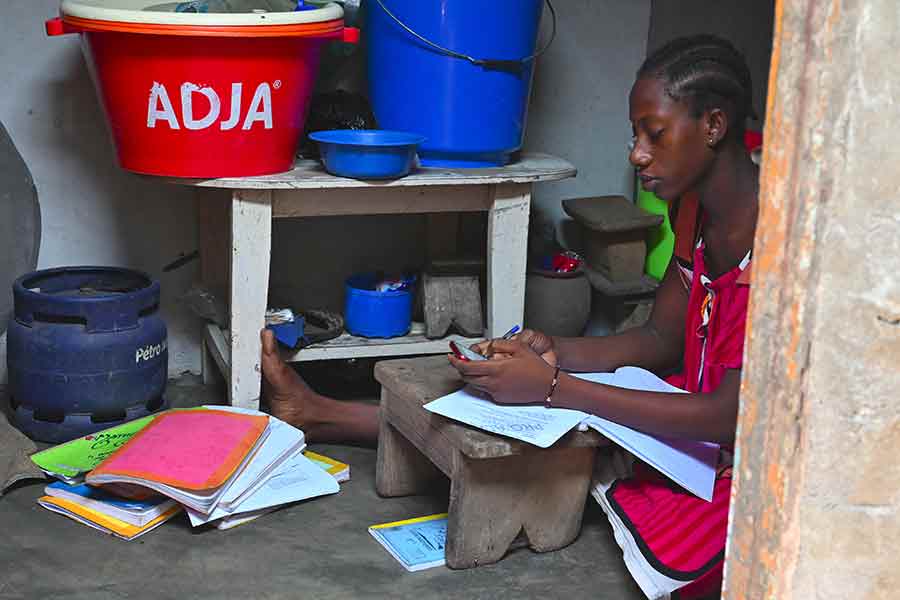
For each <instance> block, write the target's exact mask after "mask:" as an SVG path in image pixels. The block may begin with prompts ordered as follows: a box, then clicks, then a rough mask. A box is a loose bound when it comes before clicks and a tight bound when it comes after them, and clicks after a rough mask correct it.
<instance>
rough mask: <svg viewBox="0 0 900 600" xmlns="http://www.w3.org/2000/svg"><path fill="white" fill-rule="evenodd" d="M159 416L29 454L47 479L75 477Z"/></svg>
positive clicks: (138, 420) (136, 420)
mask: <svg viewBox="0 0 900 600" xmlns="http://www.w3.org/2000/svg"><path fill="white" fill-rule="evenodd" d="M161 414H162V413H161V412H160V413H156V414H153V415H148V416H146V417H142V418H140V419H135V420H134V421H129V422H128V423H122V424H121V425H116V426H115V427H110V428H109V429H104V430H103V431H98V432H97V433H92V434H90V435H86V436H84V437H81V438H78V439H74V440H72V441H70V442H66V443H64V444H60V445H59V446H54V447H52V448H47V449H46V450H43V451H41V452H37V453H35V454H32V455H31V460H32V462H34V464H36V465H37V466H38V467H40V468H41V469H42V470H43V471H44V472H46V473H50V474H51V475H59V476H62V477H63V478H75V477H78V476H79V475H81V474H82V473H87V472H88V471H90V470H91V469H93V468H94V467H96V466H97V465H99V464H100V463H101V462H103V461H104V460H105V459H106V458H107V457H108V456H109V455H110V454H112V453H113V452H115V451H116V450H118V449H119V447H120V446H121V445H122V444H124V443H125V442H127V441H128V440H130V439H131V436H133V435H134V434H135V433H137V432H138V431H140V430H141V429H143V428H144V427H146V426H147V424H148V423H150V421H152V420H153V419H155V418H156V417H157V416H159V415H161Z"/></svg>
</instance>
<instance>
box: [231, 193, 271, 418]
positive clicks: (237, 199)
mask: <svg viewBox="0 0 900 600" xmlns="http://www.w3.org/2000/svg"><path fill="white" fill-rule="evenodd" d="M271 250H272V193H271V192H270V191H266V190H235V191H234V192H233V194H232V197H231V339H230V342H229V344H230V347H231V373H230V376H229V384H228V399H229V402H230V403H231V405H232V406H242V407H245V408H259V390H260V378H261V376H262V369H261V367H260V342H259V332H260V330H261V329H262V328H263V325H264V324H265V313H266V304H267V302H268V296H269V259H270V254H271Z"/></svg>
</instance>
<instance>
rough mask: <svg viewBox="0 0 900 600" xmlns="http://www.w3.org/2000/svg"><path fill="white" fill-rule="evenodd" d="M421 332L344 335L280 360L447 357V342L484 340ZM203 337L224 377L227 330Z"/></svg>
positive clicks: (211, 329)
mask: <svg viewBox="0 0 900 600" xmlns="http://www.w3.org/2000/svg"><path fill="white" fill-rule="evenodd" d="M424 330H425V325H424V324H423V323H414V324H413V328H412V330H411V331H410V333H409V334H407V335H404V336H400V337H395V338H389V339H372V338H364V337H357V336H354V335H350V334H349V333H346V332H344V333H343V334H341V335H340V336H338V337H336V338H334V339H331V340H327V341H324V342H319V343H316V344H312V345H310V346H307V347H306V348H303V349H301V350H296V351H291V350H284V349H282V351H281V356H282V358H284V360H285V361H287V362H307V361H313V360H333V359H340V358H380V357H391V356H414V355H425V354H448V353H449V352H450V346H449V343H450V341H451V340H452V341H455V342H456V343H457V344H465V345H466V346H470V345H472V344H476V343H478V342H480V341H482V340H484V339H485V338H484V337H465V336H462V335H454V334H451V335H448V336H446V337H442V338H437V339H429V338H427V337H425V332H424ZM204 335H205V338H204V341H205V344H206V348H207V350H208V351H209V353H210V354H211V355H212V358H213V359H214V361H215V363H216V365H217V366H218V368H219V370H220V371H221V372H222V374H223V375H225V376H227V374H228V373H229V371H230V362H231V361H230V351H229V337H230V336H229V332H228V330H227V329H221V328H220V327H218V326H216V325H207V326H206V332H205V334H204Z"/></svg>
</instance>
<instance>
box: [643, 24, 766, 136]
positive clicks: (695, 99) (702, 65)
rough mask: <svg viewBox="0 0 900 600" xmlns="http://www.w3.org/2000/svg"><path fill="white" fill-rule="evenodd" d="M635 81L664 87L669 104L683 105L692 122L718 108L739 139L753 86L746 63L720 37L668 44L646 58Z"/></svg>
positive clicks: (749, 110) (751, 114)
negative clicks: (646, 79)
mask: <svg viewBox="0 0 900 600" xmlns="http://www.w3.org/2000/svg"><path fill="white" fill-rule="evenodd" d="M637 77H638V79H640V78H642V77H652V78H656V79H660V80H661V81H663V82H664V83H665V90H666V93H667V94H668V95H669V97H670V98H672V99H673V100H678V101H682V100H683V101H685V102H687V103H688V106H689V107H690V109H691V114H692V116H693V117H694V118H699V117H701V116H702V115H703V113H704V112H705V111H707V110H711V109H713V108H720V109H722V110H724V111H725V114H727V115H728V129H729V131H733V132H734V133H735V134H737V135H738V136H740V137H738V139H741V137H743V134H744V126H745V121H746V120H747V117H751V118H756V114H755V113H754V112H753V106H752V98H753V84H752V82H751V80H750V69H749V67H747V61H746V60H745V59H744V56H743V55H742V54H741V53H740V52H738V50H737V49H736V48H735V47H734V46H733V45H732V44H731V42H728V41H727V40H724V39H722V38H720V37H717V36H714V35H694V36H689V37H682V38H677V39H674V40H672V41H671V42H668V43H667V44H666V45H664V46H663V47H661V48H660V49H658V50H656V51H655V52H654V53H653V54H651V55H650V56H648V57H647V60H645V61H644V64H643V65H641V68H640V69H639V70H638V73H637Z"/></svg>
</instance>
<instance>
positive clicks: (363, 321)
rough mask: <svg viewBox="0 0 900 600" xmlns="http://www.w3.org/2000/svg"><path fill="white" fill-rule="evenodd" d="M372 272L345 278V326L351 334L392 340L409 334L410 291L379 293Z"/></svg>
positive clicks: (411, 300) (410, 314) (410, 323)
mask: <svg viewBox="0 0 900 600" xmlns="http://www.w3.org/2000/svg"><path fill="white" fill-rule="evenodd" d="M375 283H376V278H375V275H374V274H373V273H363V274H360V275H354V276H353V277H350V278H349V279H347V284H346V297H345V298H344V327H346V328H347V331H349V332H350V333H352V334H353V335H358V336H362V337H369V338H391V337H397V336H401V335H406V334H407V333H409V328H410V326H411V325H412V303H413V294H412V291H410V290H396V291H387V292H379V291H376V290H374V289H372V288H374V287H375Z"/></svg>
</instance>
